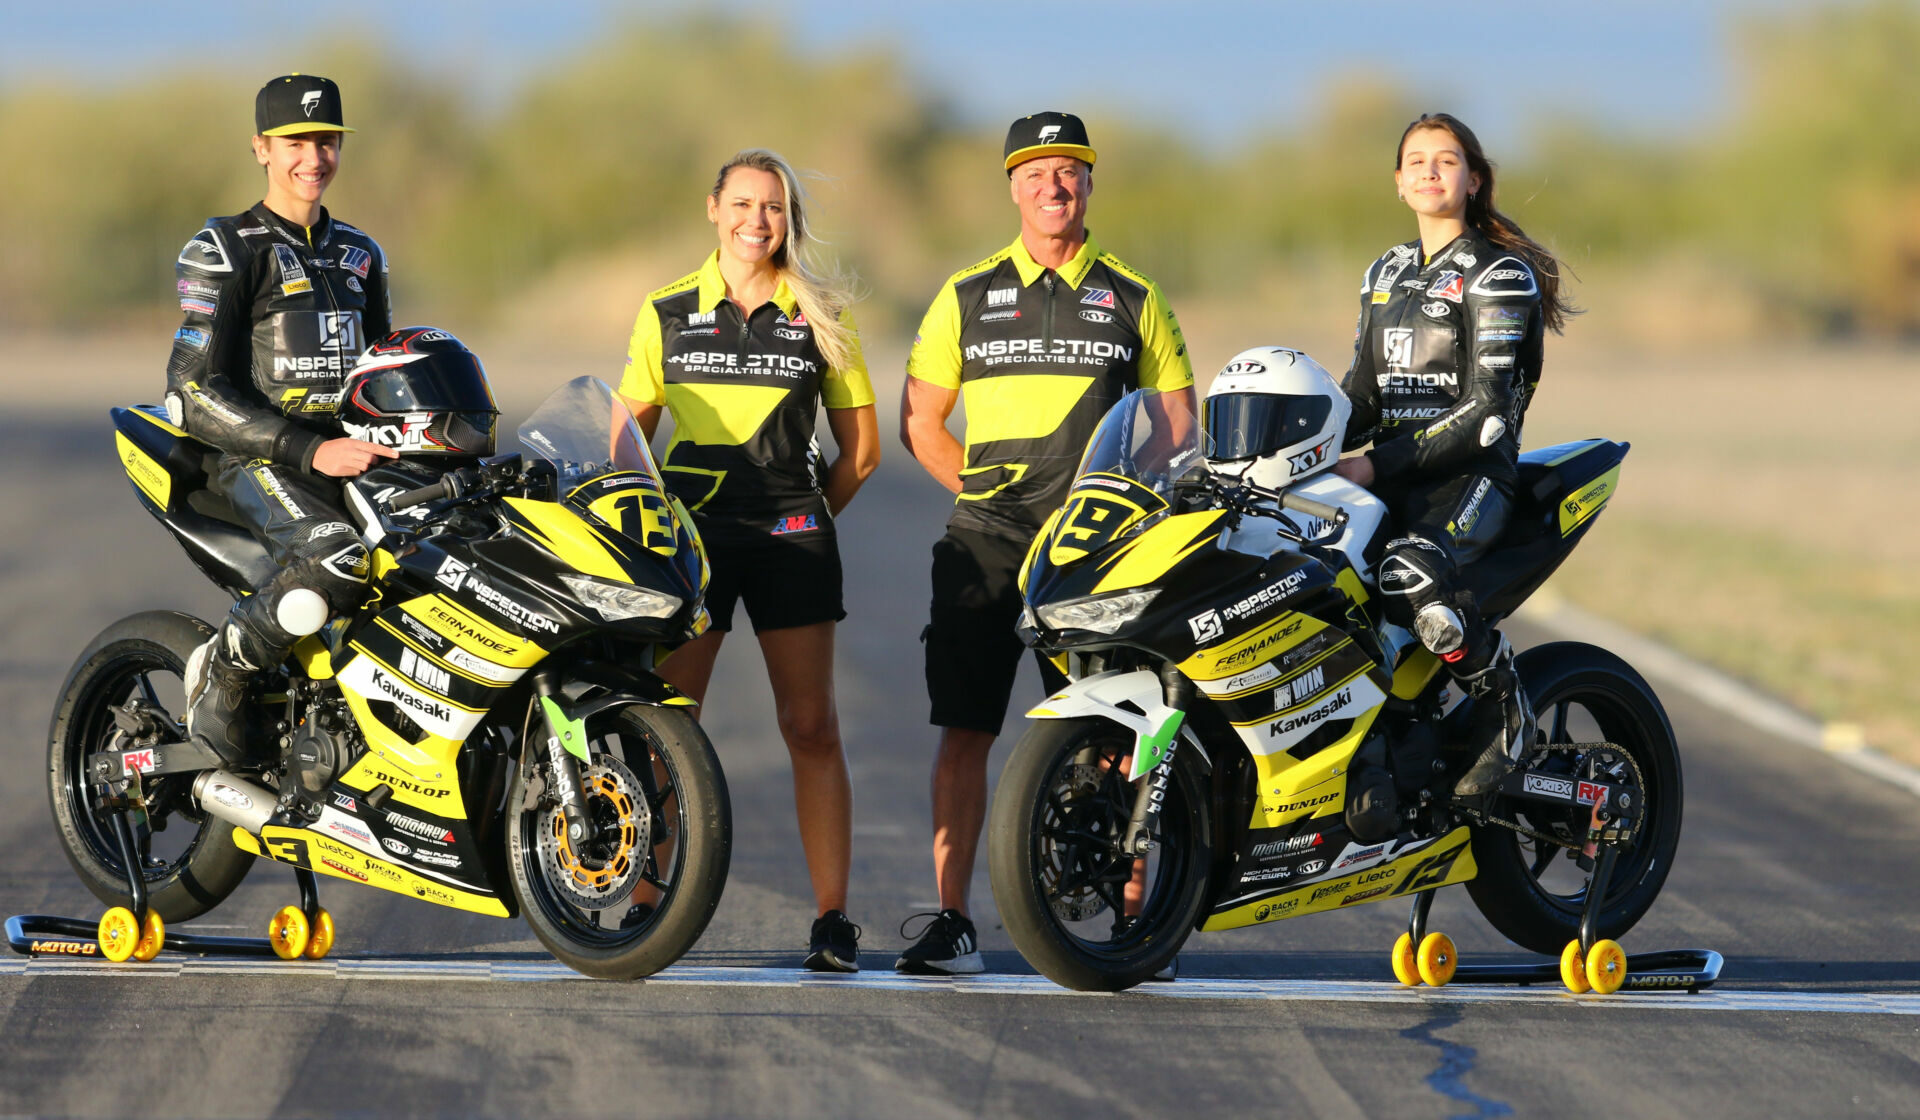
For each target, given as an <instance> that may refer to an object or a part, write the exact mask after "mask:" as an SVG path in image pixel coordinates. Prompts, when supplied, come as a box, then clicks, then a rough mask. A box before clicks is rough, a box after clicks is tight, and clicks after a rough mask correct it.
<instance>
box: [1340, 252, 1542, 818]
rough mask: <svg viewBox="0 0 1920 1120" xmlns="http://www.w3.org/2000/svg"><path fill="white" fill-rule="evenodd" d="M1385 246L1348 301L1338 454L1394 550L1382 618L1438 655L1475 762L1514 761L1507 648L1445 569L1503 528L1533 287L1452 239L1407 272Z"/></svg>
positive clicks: (1473, 783)
mask: <svg viewBox="0 0 1920 1120" xmlns="http://www.w3.org/2000/svg"><path fill="white" fill-rule="evenodd" d="M1420 258H1421V243H1420V242H1419V241H1413V242H1410V243H1408V244H1405V245H1396V246H1394V247H1393V248H1392V249H1389V250H1388V251H1387V252H1386V253H1385V254H1384V255H1382V256H1381V257H1380V259H1378V260H1376V261H1374V262H1373V264H1372V265H1371V266H1370V267H1369V268H1368V269H1367V272H1366V276H1365V279H1364V281H1363V282H1362V285H1361V289H1360V318H1359V323H1358V325H1357V326H1356V328H1355V334H1354V359H1353V367H1352V369H1350V370H1349V371H1348V373H1347V377H1346V382H1345V385H1344V388H1345V390H1346V393H1347V397H1348V399H1349V400H1350V401H1351V402H1352V406H1353V411H1352V414H1351V418H1350V419H1349V421H1348V423H1347V434H1346V441H1345V448H1346V450H1349V451H1351V450H1354V449H1357V448H1359V447H1361V446H1364V445H1366V444H1368V443H1372V444H1373V448H1372V450H1370V451H1369V452H1368V453H1367V458H1368V459H1369V460H1370V461H1371V462H1372V465H1373V471H1374V482H1373V487H1372V488H1373V490H1374V492H1375V493H1376V494H1377V495H1379V497H1380V498H1381V499H1382V501H1384V502H1385V503H1386V505H1387V508H1388V511H1389V514H1390V516H1391V517H1392V520H1393V524H1394V527H1395V529H1396V530H1397V536H1396V537H1395V538H1394V539H1392V540H1390V541H1389V542H1388V544H1387V548H1386V553H1385V555H1384V556H1383V557H1382V559H1381V561H1380V565H1379V568H1378V569H1377V572H1378V580H1379V587H1380V592H1381V596H1382V605H1383V609H1384V611H1385V613H1386V616H1387V619H1388V621H1390V622H1394V623H1396V624H1398V625H1400V626H1404V627H1406V628H1407V629H1409V630H1411V631H1413V632H1414V633H1415V634H1416V635H1418V636H1419V638H1420V640H1421V642H1422V643H1423V644H1425V645H1426V646H1427V647H1428V648H1429V649H1431V650H1433V651H1434V652H1435V653H1437V654H1439V655H1441V658H1442V660H1443V661H1444V662H1445V663H1446V664H1447V666H1448V668H1449V669H1450V670H1451V671H1452V673H1453V674H1454V676H1455V678H1456V679H1458V680H1460V681H1461V682H1462V683H1463V685H1465V686H1466V687H1467V689H1468V691H1469V692H1470V693H1472V694H1474V695H1475V696H1478V697H1483V698H1486V699H1488V700H1490V701H1492V702H1491V703H1488V704H1485V705H1483V706H1482V712H1483V713H1484V714H1485V718H1487V719H1489V720H1491V719H1492V718H1493V716H1494V715H1495V714H1498V715H1500V716H1501V725H1500V726H1499V727H1497V728H1496V727H1492V726H1489V727H1487V728H1484V729H1483V731H1484V733H1485V735H1486V736H1488V737H1490V738H1491V739H1494V740H1497V743H1496V742H1489V744H1488V746H1487V752H1488V754H1495V755H1500V756H1501V758H1504V757H1505V754H1506V753H1507V752H1508V751H1510V750H1512V749H1517V747H1518V745H1519V739H1520V737H1521V736H1522V734H1523V733H1524V731H1525V727H1526V724H1527V722H1528V719H1527V716H1526V713H1525V711H1524V700H1521V699H1516V698H1515V688H1514V681H1513V675H1512V670H1511V666H1510V664H1509V662H1510V659H1511V653H1510V647H1508V646H1507V645H1506V644H1505V643H1504V641H1503V640H1501V639H1498V638H1496V636H1494V635H1492V634H1490V633H1489V632H1488V630H1487V627H1486V626H1485V624H1484V622H1483V621H1482V620H1481V618H1480V612H1479V607H1478V604H1477V603H1475V602H1474V601H1473V597H1472V595H1471V594H1470V593H1469V592H1467V591H1466V589H1465V588H1463V587H1462V586H1461V585H1460V580H1459V569H1460V567H1461V566H1462V565H1464V564H1467V563H1470V562H1471V561H1473V560H1475V559H1477V558H1478V557H1480V556H1481V555H1482V554H1483V553H1485V552H1486V550H1487V548H1488V547H1489V546H1490V545H1491V544H1492V543H1493V541H1494V539H1495V538H1496V537H1498V536H1499V534H1500V531H1501V530H1502V529H1503V528H1504V527H1505V526H1506V523H1507V520H1508V517H1509V514H1510V512H1511V508H1512V498H1513V486H1514V481H1515V476H1516V466H1517V461H1518V455H1519V448H1520V426H1521V420H1522V418H1523V416H1524V414H1525V412H1526V407H1527V402H1528V400H1529V399H1530V398H1531V396H1532V394H1533V390H1534V386H1535V385H1536V384H1537V383H1538V382H1539V379H1540V362H1541V353H1542V335H1543V319H1542V315H1541V308H1540V288H1539V284H1538V283H1537V282H1536V279H1535V276H1534V270H1533V267H1532V265H1531V264H1530V263H1529V262H1528V261H1527V259H1526V258H1525V257H1524V256H1522V255H1520V254H1518V253H1514V252H1511V251H1509V250H1506V249H1503V248H1501V247H1500V246H1498V245H1495V244H1494V243H1493V242H1492V241H1490V240H1488V239H1487V238H1486V237H1485V236H1483V235H1482V234H1481V233H1479V232H1478V231H1475V230H1468V231H1467V232H1466V233H1464V234H1462V235H1461V236H1460V237H1458V238H1456V239H1454V240H1453V241H1452V242H1450V243H1448V244H1447V245H1446V246H1445V247H1444V248H1442V249H1440V250H1439V251H1438V252H1436V253H1434V254H1433V255H1432V256H1431V257H1430V258H1427V259H1426V260H1424V261H1422V260H1421V259H1420ZM1482 762H1484V763H1485V765H1482V764H1481V763H1480V762H1476V764H1475V766H1474V767H1473V768H1472V769H1471V770H1470V771H1469V772H1468V774H1467V775H1466V776H1465V777H1463V778H1462V779H1461V784H1460V785H1459V786H1456V791H1457V792H1459V793H1462V794H1468V795H1471V794H1475V793H1482V792H1485V790H1486V789H1487V788H1491V784H1492V783H1495V782H1497V781H1498V780H1499V777H1500V775H1501V774H1502V773H1504V771H1505V766H1504V765H1503V764H1502V763H1501V759H1496V758H1489V757H1488V755H1487V754H1483V756H1482Z"/></svg>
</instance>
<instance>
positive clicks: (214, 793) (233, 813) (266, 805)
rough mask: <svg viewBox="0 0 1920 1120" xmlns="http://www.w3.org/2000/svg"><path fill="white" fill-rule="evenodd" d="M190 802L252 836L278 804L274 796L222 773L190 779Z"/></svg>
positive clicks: (247, 782)
mask: <svg viewBox="0 0 1920 1120" xmlns="http://www.w3.org/2000/svg"><path fill="white" fill-rule="evenodd" d="M193 799H194V800H195V801H198V802H199V803H200V807H201V808H202V809H205V810H206V811H207V812H209V813H212V814H213V815H214V816H216V817H219V818H220V819H221V820H223V821H227V822H228V823H230V824H237V825H239V826H240V827H241V828H244V829H246V830H247V831H248V832H251V833H253V834H254V835H256V836H257V835H259V834H260V830H261V829H262V828H264V827H265V826H266V823H267V821H268V820H269V819H270V818H271V817H272V816H273V810H274V808H275V806H276V805H278V804H279V801H280V799H279V797H278V796H276V795H275V794H273V793H270V792H268V791H267V790H264V789H262V788H260V787H259V786H256V785H254V784H253V783H252V782H249V781H245V780H243V779H240V778H236V777H234V776H233V775H232V774H229V773H227V772H226V771H225V770H204V771H202V772H201V774H200V776H199V777H197V778H195V779H194V780H193Z"/></svg>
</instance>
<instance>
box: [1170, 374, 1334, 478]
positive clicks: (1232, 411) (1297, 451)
mask: <svg viewBox="0 0 1920 1120" xmlns="http://www.w3.org/2000/svg"><path fill="white" fill-rule="evenodd" d="M1352 411H1353V406H1352V405H1351V404H1350V403H1349V402H1348V401H1347V395H1346V393H1344V392H1342V391H1341V389H1340V383H1339V382H1337V381H1335V380H1334V379H1333V375H1332V374H1330V373H1328V372H1327V371H1326V370H1325V369H1324V368H1322V367H1321V365H1320V363H1319V362H1316V361H1314V360H1313V359H1312V358H1309V357H1307V356H1306V355H1305V354H1304V353H1302V352H1300V351H1298V350H1288V349H1286V348H1285V347H1282V346H1256V347H1254V348H1253V349H1251V350H1243V351H1241V352H1240V353H1238V354H1236V355H1234V357H1233V360H1232V361H1230V362H1228V363H1227V364H1226V366H1225V368H1223V369H1221V371H1220V374H1219V376H1217V377H1215V378H1214V379H1213V386H1212V387H1211V388H1209V389H1208V390H1207V399H1206V401H1205V402H1203V403H1202V405H1201V418H1202V422H1203V423H1204V425H1205V429H1206V433H1207V440H1206V445H1205V446H1206V453H1207V466H1208V467H1209V468H1210V469H1212V470H1213V471H1214V472H1215V473H1217V474H1227V475H1233V476H1235V477H1239V478H1245V479H1247V480H1248V481H1250V482H1253V483H1254V484H1256V485H1259V486H1265V487H1268V488H1270V489H1275V490H1278V489H1280V488H1281V487H1284V486H1289V485H1291V484H1293V483H1295V482H1299V481H1300V480H1301V479H1304V478H1307V477H1309V476H1311V475H1314V474H1318V473H1319V472H1321V471H1323V470H1326V469H1327V468H1328V467H1330V466H1332V465H1333V464H1334V463H1335V462H1336V461H1337V460H1338V459H1339V458H1340V441H1341V439H1342V438H1343V437H1344V436H1345V434H1346V430H1347V416H1348V415H1349V414H1350V413H1351V412H1352Z"/></svg>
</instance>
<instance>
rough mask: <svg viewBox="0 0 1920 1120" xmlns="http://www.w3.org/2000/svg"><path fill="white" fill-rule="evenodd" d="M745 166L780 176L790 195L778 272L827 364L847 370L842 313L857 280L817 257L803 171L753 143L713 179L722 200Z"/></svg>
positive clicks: (850, 346) (849, 347) (849, 345)
mask: <svg viewBox="0 0 1920 1120" xmlns="http://www.w3.org/2000/svg"><path fill="white" fill-rule="evenodd" d="M739 167H747V168H752V169H753V170H755V171H765V172H768V173H769V174H772V175H776V176H778V177H779V179H780V185H781V187H782V188H783V189H784V190H785V191H786V195H787V200H786V201H787V236H786V238H785V239H784V240H782V241H781V242H780V248H778V249H776V250H774V254H773V267H774V271H776V272H777V273H779V275H780V279H782V280H784V281H786V282H787V288H788V290H790V291H791V292H793V297H794V300H795V301H796V302H797V303H799V305H800V313H801V314H802V315H805V316H806V317H807V325H808V326H810V327H812V328H813V341H814V344H815V345H817V346H819V347H820V353H821V355H822V356H823V357H825V358H826V359H827V364H828V365H831V366H833V367H834V368H836V369H845V368H846V366H847V362H848V361H849V360H851V358H852V357H853V350H854V337H853V332H852V331H850V330H848V329H847V326H846V324H845V323H843V322H841V321H840V312H841V311H843V310H845V309H846V308H847V307H849V306H851V305H852V303H853V301H854V298H855V296H854V287H853V281H852V279H851V278H849V277H846V276H843V275H841V274H840V273H839V272H837V271H827V270H824V269H823V268H822V266H821V265H820V264H819V262H817V261H815V260H814V258H813V247H812V241H813V234H812V230H811V228H810V227H809V225H808V223H807V207H808V205H809V201H808V198H807V192H806V190H805V189H804V188H802V187H801V186H800V176H799V175H797V174H795V172H794V170H793V165H792V164H789V163H788V162H787V161H786V160H784V159H782V158H781V157H780V155H779V154H778V153H776V152H770V151H768V150H767V149H765V148H748V149H746V150H745V151H743V152H740V153H739V154H737V155H735V156H734V157H733V158H732V159H730V160H728V161H727V162H726V163H724V164H722V165H721V167H720V174H719V175H718V176H716V177H715V178H714V180H713V196H712V197H713V199H714V200H715V201H716V202H717V201H719V198H720V192H721V190H723V189H724V188H725V187H726V185H727V176H729V175H731V174H733V172H734V169H735V168H739Z"/></svg>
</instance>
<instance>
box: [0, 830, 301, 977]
mask: <svg viewBox="0 0 1920 1120" xmlns="http://www.w3.org/2000/svg"><path fill="white" fill-rule="evenodd" d="M98 807H99V808H100V809H101V810H102V811H103V812H106V813H109V814H111V816H112V818H113V831H114V839H115V841H116V842H117V843H118V844H119V847H120V859H121V862H122V865H123V866H125V867H126V868H127V893H128V894H129V895H130V896H131V897H130V898H129V901H130V903H131V906H115V907H113V908H112V909H110V910H108V911H107V912H106V914H105V915H104V916H103V917H101V919H100V920H99V921H98V922H89V921H87V920H85V919H83V918H60V917H55V916H53V915H50V914H16V915H14V916H13V917H11V918H8V919H7V944H8V945H9V946H11V947H12V948H13V951H14V952H16V953H20V954H22V955H24V956H36V957H37V956H61V957H96V956H97V957H105V958H106V959H107V960H110V961H114V962H116V963H117V962H120V961H126V960H135V961H150V960H153V959H154V958H155V957H157V956H159V955H160V951H161V950H162V949H172V950H174V951H175V952H180V953H193V954H197V955H199V956H223V957H279V958H280V959H282V960H297V959H299V958H301V957H305V958H307V959H308V960H316V961H317V960H320V959H321V958H323V957H325V956H326V955H327V953H328V951H329V950H331V949H332V948H333V915H331V914H329V913H327V911H326V909H325V908H324V907H322V906H321V905H320V889H319V886H318V884H317V883H315V881H314V877H313V872H312V871H310V870H308V869H307V868H304V867H296V868H294V869H293V875H294V880H295V881H296V882H297V883H298V884H299V886H300V905H298V906H283V907H281V908H280V910H279V911H277V912H276V913H275V914H274V915H273V917H272V919H270V920H269V921H268V923H267V936H265V937H207V936H202V935H200V934H193V933H175V932H173V931H170V930H168V929H167V928H166V923H165V922H164V921H162V920H161V918H160V914H159V912H158V911H155V910H152V909H149V908H148V906H147V884H146V880H145V878H143V877H142V876H141V874H140V871H139V868H140V858H139V845H138V844H136V843H135V841H134V836H133V825H132V824H131V823H130V822H129V821H128V814H129V813H130V812H133V811H135V810H136V805H135V802H134V800H133V799H132V798H130V797H127V796H125V795H124V794H122V795H118V796H105V797H102V798H101V799H100V803H99V806H98Z"/></svg>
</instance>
